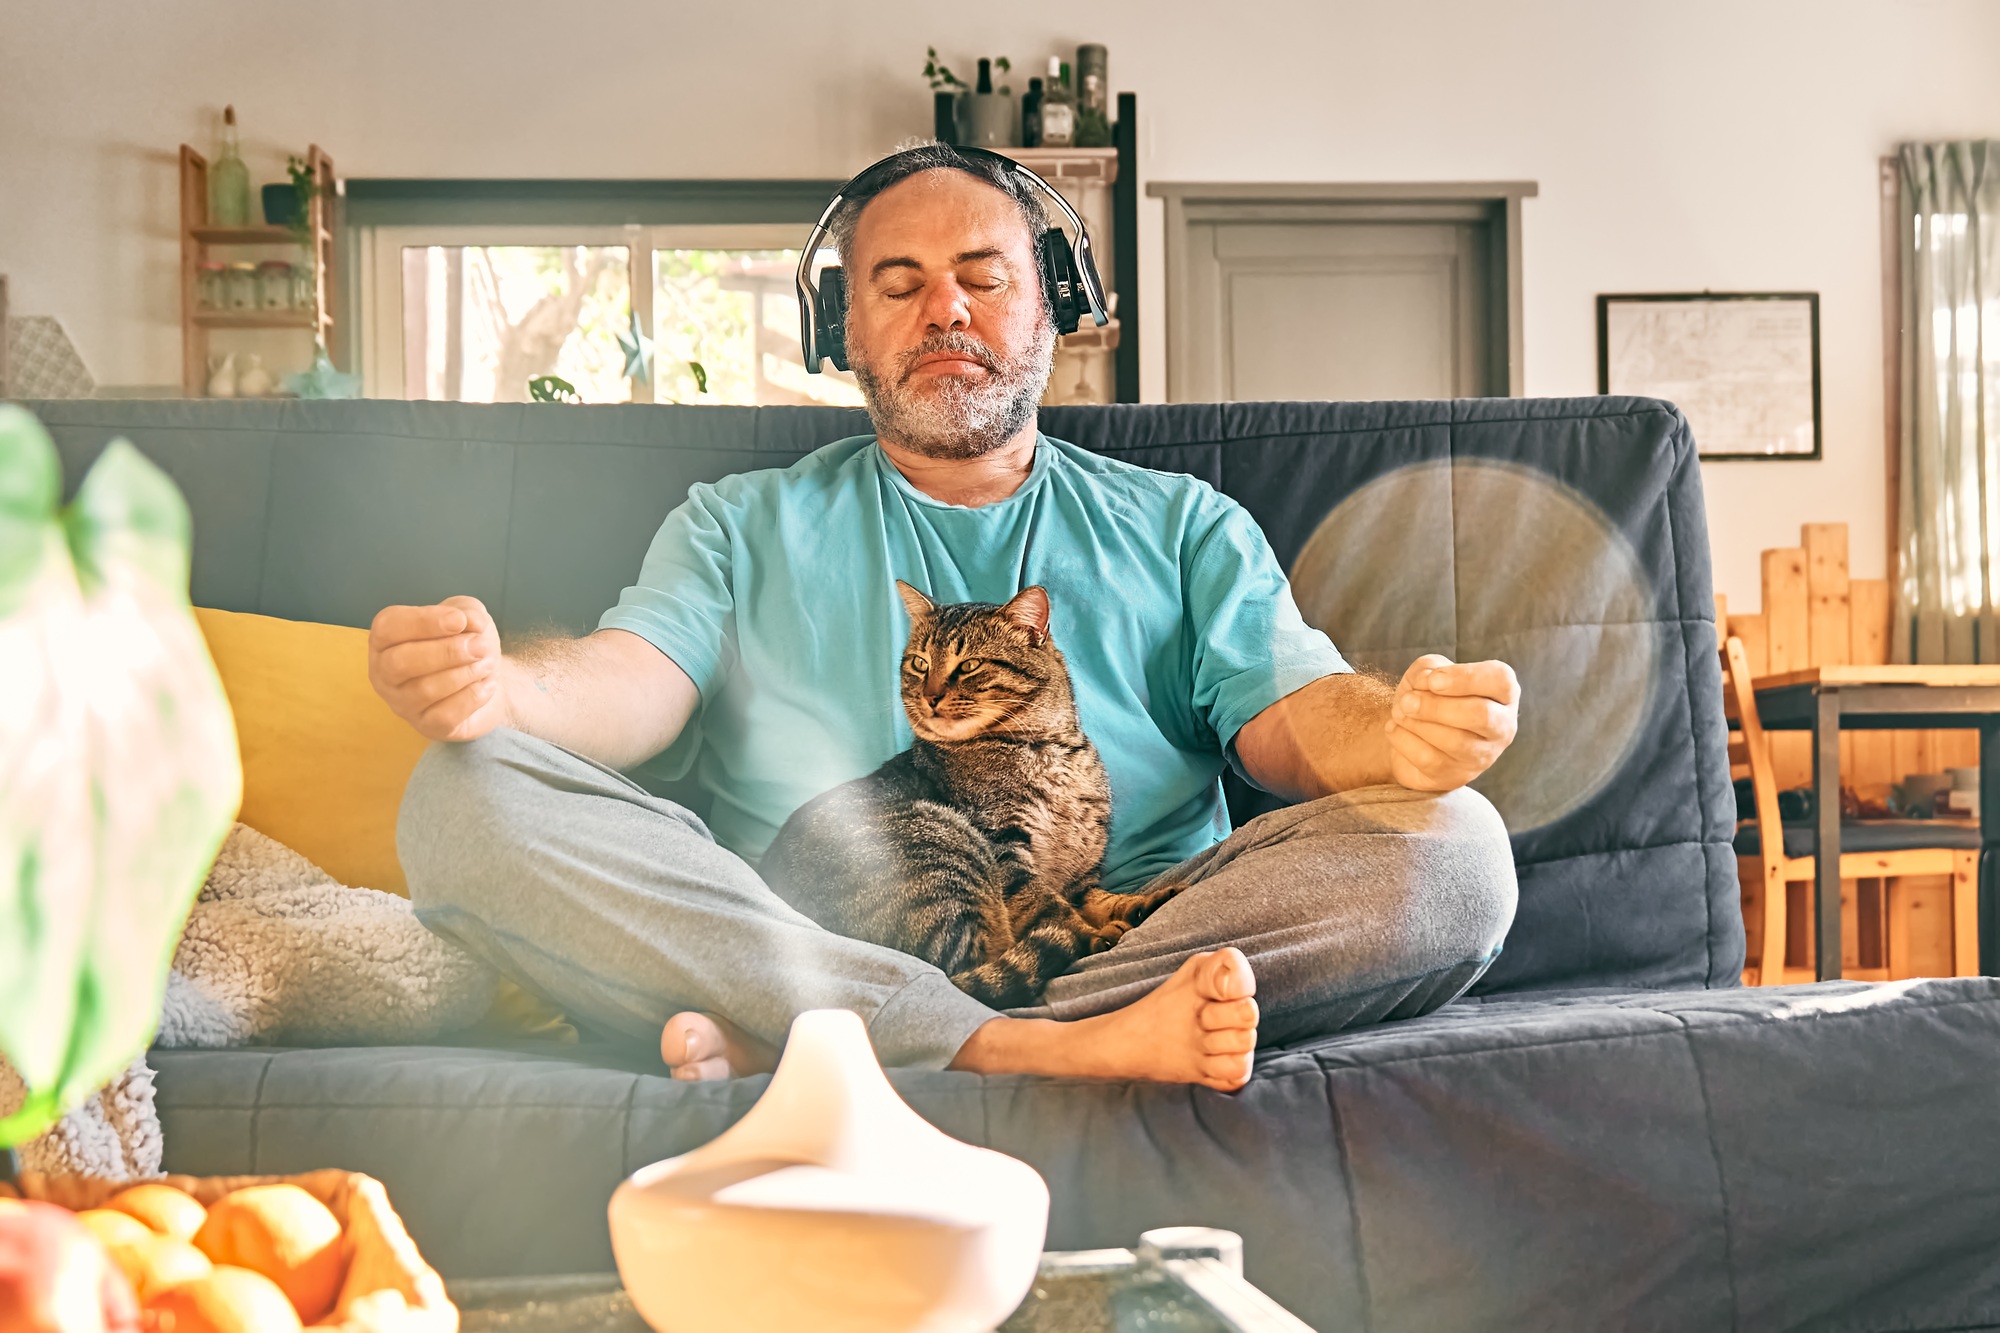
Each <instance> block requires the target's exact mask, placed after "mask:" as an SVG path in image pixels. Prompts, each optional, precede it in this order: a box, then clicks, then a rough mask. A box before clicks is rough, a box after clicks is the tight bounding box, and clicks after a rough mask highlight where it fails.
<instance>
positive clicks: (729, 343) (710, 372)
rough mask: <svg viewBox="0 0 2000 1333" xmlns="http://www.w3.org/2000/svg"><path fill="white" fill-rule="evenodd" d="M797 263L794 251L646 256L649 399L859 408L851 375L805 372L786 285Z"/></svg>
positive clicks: (795, 306)
mask: <svg viewBox="0 0 2000 1333" xmlns="http://www.w3.org/2000/svg"><path fill="white" fill-rule="evenodd" d="M829 258H830V257H829ZM798 265H799V252H798V251H797V250H656V251H654V252H653V338H654V361H653V395H654V398H655V399H656V400H657V401H659V402H662V403H731V404H740V405H751V406H754V405H759V404H773V403H825V404H833V405H837V406H841V407H859V406H861V390H860V388H859V387H858V386H857V385H856V384H855V383H854V377H853V376H852V375H850V374H848V373H847V372H845V371H836V370H834V369H832V368H831V367H830V366H829V367H827V368H826V369H825V371H824V373H822V374H818V375H808V374H807V373H806V367H805V360H804V357H803V356H802V355H801V353H800V351H799V302H798V296H797V289H796V288H795V287H794V285H793V274H794V273H795V271H796V270H797V269H798ZM697 363H698V364H699V365H700V366H701V369H702V371H703V372H704V373H705V375H706V377H707V389H706V391H705V392H704V391H703V389H702V385H701V379H702V377H701V376H700V375H697V374H696V373H695V369H694V367H695V364H697Z"/></svg>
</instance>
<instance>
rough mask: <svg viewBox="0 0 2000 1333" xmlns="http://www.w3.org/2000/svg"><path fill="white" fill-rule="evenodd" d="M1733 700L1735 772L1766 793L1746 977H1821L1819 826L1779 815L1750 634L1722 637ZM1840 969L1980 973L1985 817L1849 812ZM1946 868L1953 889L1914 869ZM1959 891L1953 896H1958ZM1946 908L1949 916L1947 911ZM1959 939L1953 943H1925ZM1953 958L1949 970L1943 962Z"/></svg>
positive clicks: (1741, 828) (1742, 850) (1754, 837)
mask: <svg viewBox="0 0 2000 1333" xmlns="http://www.w3.org/2000/svg"><path fill="white" fill-rule="evenodd" d="M1722 683H1723V699H1724V703H1725V706H1726V711H1727V712H1728V714H1729V717H1730V720H1731V723H1732V729H1731V732H1730V739H1729V771H1730V776H1731V777H1732V778H1734V777H1741V776H1745V775H1747V776H1748V777H1749V779H1750V785H1751V789H1752V791H1753V792H1754V793H1755V797H1756V799H1755V803H1754V808H1753V811H1752V814H1751V817H1750V818H1748V819H1745V820H1742V821H1740V822H1739V823H1738V825H1737V833H1736V873H1737V877H1738V880H1739V882H1740V883H1741V884H1742V886H1743V926H1744V934H1745V935H1746V936H1747V937H1748V939H1749V954H1748V958H1747V960H1746V961H1747V964H1748V965H1747V966H1746V967H1745V968H1744V970H1743V984H1745V985H1746V986H1776V985H1782V984H1786V983H1791V982H1801V981H1811V980H1813V978H1814V975H1815V969H1814V961H1815V960H1814V957H1813V947H1814V941H1813V930H1812V919H1813V913H1812V891H1813V868H1814V858H1813V856H1812V854H1811V853H1812V830H1811V828H1809V827H1805V826H1800V825H1794V826H1792V827H1791V828H1786V827H1785V825H1784V824H1783V822H1782V821H1781V820H1780V819H1779V818H1778V784H1777V779H1776V777H1775V775H1774V773H1773V770H1772V764H1771V747H1770V739H1769V737H1768V736H1767V735H1766V734H1765V732H1764V728H1763V726H1762V725H1761V724H1760V723H1759V721H1758V719H1757V698H1756V695H1755V694H1754V693H1753V692H1752V690H1751V688H1750V665H1749V661H1748V659H1747V658H1746V656H1745V654H1744V651H1743V641H1742V640H1741V639H1739V638H1736V637H1735V636H1734V635H1731V636H1730V638H1729V639H1728V641H1727V642H1725V643H1724V644H1723V648H1722ZM1840 846H1841V853H1840V878H1841V894H1840V899H1841V916H1842V927H1841V940H1842V943H1843V952H1844V953H1846V954H1847V955H1848V956H1847V957H1846V958H1843V960H1842V966H1841V973H1842V975H1843V976H1846V977H1852V978H1855V979H1858V980H1863V981H1890V980H1902V979H1904V978H1907V977H1912V976H1923V975H1951V976H1961V977H1965V976H1974V975H1977V974H1978V971H1979V928H1978V923H1979V908H1978V896H1977V884H1978V879H1979V826H1978V825H1977V824H1976V823H1973V822H1969V821H1962V820H1942V819H1936V820H1918V819H1883V820H1853V821H1847V822H1844V823H1843V824H1842V825H1841V830H1840ZM1917 876H1944V877H1948V879H1949V881H1950V889H1949V892H1948V894H1946V893H1941V892H1938V891H1937V889H1936V888H1935V887H1934V886H1931V885H1921V884H1913V883H1912V882H1911V878H1910V877H1917ZM1947 900H1948V904H1949V905H1948V906H1947V905H1946V904H1947ZM1939 916H1946V917H1947V919H1946V920H1943V921H1939V920H1937V918H1938V917H1939ZM1941 939H1949V941H1950V943H1949V946H1948V951H1946V950H1940V949H1937V948H1922V947H1918V946H1920V945H1922V944H1928V943H1934V942H1936V941H1939V940H1941ZM1946 959H1948V963H1949V968H1950V971H1949V972H1948V973H1947V972H1945V971H1944V969H1943V967H1941V966H1939V964H1940V963H1942V962H1944V961H1945V960H1946Z"/></svg>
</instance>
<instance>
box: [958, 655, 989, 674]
mask: <svg viewBox="0 0 2000 1333" xmlns="http://www.w3.org/2000/svg"><path fill="white" fill-rule="evenodd" d="M985 665H986V659H985V658H982V657H967V658H962V659H960V661H959V664H958V674H959V675H961V676H969V675H971V674H972V673H973V672H975V671H977V670H979V668H981V667H983V666H985Z"/></svg>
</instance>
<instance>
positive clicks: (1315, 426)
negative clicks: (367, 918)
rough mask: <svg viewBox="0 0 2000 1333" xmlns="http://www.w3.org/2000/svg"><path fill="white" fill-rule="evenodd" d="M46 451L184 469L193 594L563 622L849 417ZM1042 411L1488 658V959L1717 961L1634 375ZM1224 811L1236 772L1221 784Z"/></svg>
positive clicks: (774, 416)
mask: <svg viewBox="0 0 2000 1333" xmlns="http://www.w3.org/2000/svg"><path fill="white" fill-rule="evenodd" d="M28 406H29V407H30V408H31V409H32V410H34V411H35V412H36V413H37V414H38V415H39V416H41V418H42V419H43V421H44V422H45V423H46V424H47V425H48V427H49V429H50V432H51V433H52V434H53V435H54V437H55V439H56V441H57V444H58V446H59V448H60V449H61V452H62V454H63V456H64V461H65V466H66V469H67V475H68V478H69V484H70V485H71V486H74V485H75V483H76V481H77V479H78V478H80V477H81V475H82V472H83V470H84V468H85V467H86V466H87V465H88V463H89V462H90V461H91V460H92V459H93V458H94V457H95V456H96V454H97V452H98V451H99V450H101V449H102V448H103V446H104V445H105V443H106V442H107V441H109V440H110V439H112V438H114V437H117V436H124V437H127V438H129V439H131V440H132V441H133V443H134V444H136V445H137V446H138V447H139V448H140V449H141V450H143V451H144V452H145V453H146V454H147V455H148V456H149V457H151V458H152V459H154V461H156V462H158V463H159V464H160V465H161V466H162V467H163V468H165V469H166V471H167V472H168V473H170V474H171V475H172V476H173V477H174V479H175V480H176V481H177V482H179V484H180V486H181V488H182V490H183V491H184V493H185V494H186V495H187V498H188V503H189V505H190V508H191V509H192V511H193V514H194V523H195V548H194V571H193V585H194V586H193V595H194V599H195V601H196V602H197V603H199V604H201V605H206V606H215V607H221V608H223V609H226V610H233V611H251V612H258V613H262V614H266V615H273V616H283V617H287V618H291V619H300V620H319V621H328V622H333V623H338V624H347V625H366V624H367V623H368V622H369V620H370V619H371V618H372V617H373V615H374V613H375V612H376V610H377V609H379V608H380V607H382V606H384V605H386V604H389V603H393V602H412V603H415V602H429V601H435V600H438V599H440V598H443V597H446V596H450V595H452V594H456V593H469V594H471V595H473V596H475V597H478V598H480V599H481V600H483V601H484V602H486V604H487V605H488V606H490V607H492V608H493V610H494V612H495V615H496V617H497V618H498V619H499V621H500V624H501V627H502V629H503V631H505V632H508V633H524V632H532V631H535V630H538V629H552V630H564V631H570V632H582V631H585V630H588V629H589V628H590V627H591V626H592V625H594V624H595V622H596V619H597V616H598V614H599V612H600V611H601V610H602V609H603V608H604V607H606V606H608V605H610V604H611V603H612V602H613V601H615V600H616V598H617V596H618V593H619V591H620V589H622V588H623V587H624V586H625V585H626V584H627V583H628V582H629V581H630V580H631V578H632V577H633V576H634V575H635V573H636V572H637V570H638V568H639V562H640V558H641V556H642V555H643V554H644V552H645V549H646V545H647V542H648V541H649V540H650V539H651V537H652V535H653V532H654V530H655V529H656V528H657V527H658V526H659V523H660V520H661V518H662V517H663V516H664V515H665V514H666V512H667V511H668V510H669V509H671V508H673V506H675V505H676V504H678V503H679V502H680V501H681V499H682V498H683V497H684V496H685V495H686V492H687V488H688V486H689V485H690V484H691V483H693V482H697V481H708V480H713V479H715V478H717V477H721V476H723V475H725V474H727V473H730V472H738V471H744V470H747V469H751V468H760V467H782V466H785V465H787V464H790V463H792V462H793V461H795V460H797V459H798V458H800V457H801V456H803V455H804V454H805V453H807V452H809V451H810V450H812V449H814V448H816V447H818V446H819V445H822V444H825V443H827V442H828V441H831V440H834V439H838V438H840V437H842V436H846V435H854V434H859V433H862V432H864V431H866V430H867V429H868V425H867V420H866V418H865V417H864V416H863V415H862V414H861V413H859V412H855V411H848V410H841V409H832V408H826V409H821V408H788V407H778V408H731V407H576V406H556V405H527V406H486V405H472V404H456V403H405V402H388V401H368V402H342V403H317V402H316V403H298V402H264V403H254V402H253V403H227V402H223V403H217V402H202V401H187V402H140V401H118V400H102V401H97V400H90V401H81V402H46V403H30V404H28ZM1042 425H1043V429H1044V430H1046V431H1047V432H1048V433H1049V434H1051V435H1055V436H1058V437H1060V438H1063V439H1068V440H1071V441H1074V442H1075V443H1077V444H1080V445H1083V446H1084V447H1086V448H1089V449H1093V450H1096V451H1099V452H1101V453H1105V454H1109V455H1111V456H1114V457H1117V458H1121V459H1124V460H1126V461H1129V462H1133V463H1138V464H1142V465H1144V466H1147V467H1153V468H1160V469H1168V470H1175V471H1182V472H1188V473H1192V474H1194V475H1195V476H1197V477H1200V478H1202V479H1203V480H1205V481H1207V482H1209V483H1210V484H1211V485H1213V486H1215V487H1217V488H1218V489H1220V490H1222V491H1224V492H1225V493H1227V494H1229V495H1231V496H1234V497H1235V498H1236V499H1237V500H1238V501H1240V502H1241V503H1242V504H1243V505H1244V506H1245V507H1246V508H1247V509H1248V510H1249V511H1250V513H1251V514H1252V515H1253V516H1254V517H1255V518H1256V519H1257V521H1258V522H1259V523H1260V524H1261V525H1262V526H1263V529H1264V531H1265V533H1266V535H1267V536H1268V537H1269V539H1270V541H1271V544H1272V546H1273V547H1274V548H1275V549H1276V551H1277V555H1278V558H1279V559H1280V561H1282V562H1283V563H1284V565H1285V567H1286V568H1287V569H1288V570H1290V571H1291V573H1292V578H1293V586H1294V589H1295V591H1296V594H1297V596H1298V600H1299V603H1300V606H1301V609H1302V610H1303V611H1304V612H1305V613H1306V616H1307V618H1308V619H1309V620H1312V621H1313V622H1314V623H1316V624H1319V625H1320V626H1321V627H1322V628H1324V629H1326V630H1327V631H1328V632H1329V633H1330V634H1331V635H1332V636H1333V639H1334V641H1335V643H1337V644H1338V645H1339V646H1340V647H1341V649H1342V650H1343V652H1345V653H1346V654H1347V655H1348V657H1349V658H1350V660H1353V661H1355V662H1356V663H1357V664H1360V665H1364V666H1367V667H1370V668H1374V669H1379V670H1382V671H1385V672H1388V673H1391V674H1399V673H1400V672H1401V671H1402V670H1403V668H1404V667H1405V666H1407V665H1408V664H1409V662H1411V661H1412V660H1413V659H1414V658H1415V657H1417V656H1418V655H1419V654H1421V653H1424V652H1431V651H1436V652H1442V653H1444V654H1446V655H1447V656H1450V657H1453V658H1455V659H1458V660H1467V659H1472V658H1480V657H1499V658H1503V659H1505V660H1507V661H1510V662H1512V663H1513V664H1514V665H1515V667H1516V669H1517V671H1518V672H1519V673H1520V676H1521V679H1522V685H1523V703H1522V711H1521V736H1520V739H1519V740H1518V741H1517V742H1516V744H1515V746H1514V747H1513V749H1512V750H1510V751H1509V753H1508V754H1507V755H1506V756H1505V757H1504V758H1503V759H1502V761H1501V762H1500V763H1499V764H1498V765H1496V766H1495V768H1494V769H1493V770H1492V772H1490V773H1488V774H1487V775H1486V777H1485V778H1483V779H1482V780H1481V783H1480V784H1479V785H1480V786H1481V788H1482V790H1485V791H1486V793H1487V794H1488V795H1489V796H1491V797H1492V798H1493V800H1494V803H1495V804H1496V805H1497V806H1498V807H1499V808H1500V811H1501V813H1502V814H1503V815H1505V816H1506V817H1507V820H1508V825H1509V827H1510V829H1512V830H1513V834H1514V850H1515V856H1516V860H1517V863H1518V866H1519V870H1520V878H1521V905H1520V911H1519V915H1518V917H1517V918H1516V923H1515V926H1514V929H1513V932H1512V933H1511V935H1510V936H1509V938H1508V942H1507V946H1506V950H1505V952H1504V953H1503V954H1502V956H1501V958H1500V960H1499V961H1498V962H1497V963H1496V964H1495V966H1494V967H1493V969H1492V970H1491V971H1490V972H1489V973H1488V974H1487V977H1486V978H1485V980H1484V981H1483V982H1482V983H1481V987H1480V989H1481V990H1482V991H1486V992H1494V991H1504V990H1515V989H1524V988H1547V987H1577V986H1610V985H1623V986H1660V987H1668V986H1702V985H1711V986H1714V985H1731V984H1735V981H1736V979H1737V977H1738V974H1739V972H1740V969H1741V967H1742V964H1743V930H1742V921H1741V916H1740V912H1739V908H1738V891H1737V885H1736V869H1735V861H1734V857H1733V854H1732V852H1731V849H1730V836H1731V833H1732V831H1733V827H1734V818H1735V808H1734V804H1733V800H1732V796H1731V792H1730V787H1729V777H1728V760H1727V753H1726V748H1725V738H1724V731H1723V725H1724V724H1723V719H1722V706H1721V678H1720V673H1719V671H1718V668H1717V656H1716V639H1715V628H1714V611H1713V602H1712V594H1711V584H1710V577H1709V558H1708V539H1707V531H1706V525H1705V520H1704V515H1703V508H1702V499H1701V479H1700V473H1699V470H1698V467H1697V464H1696V461H1695V455H1694V449H1693V444H1692V441H1691V439H1690V437H1689V434H1688V429H1687V424H1686V422H1685V420H1683V419H1682V418H1681V416H1680V415H1679V413H1678V412H1677V411H1675V409H1674V408H1672V407H1671V406H1670V405H1668V404H1665V403H1659V402H1653V401H1649V400H1644V399H1620V398H1586V399H1571V400H1532V399H1485V400H1459V401H1455V402H1413V403H1245V404H1225V405H1187V406H1122V407H1089V408H1057V409H1051V410H1049V411H1047V412H1045V413H1044V414H1043V417H1042ZM1231 797H1232V805H1233V807H1234V808H1235V809H1236V810H1237V812H1238V814H1239V817H1240V816H1241V815H1243V814H1248V813H1250V812H1251V811H1253V810H1255V809H1256V808H1259V803H1260V801H1263V800H1265V799H1266V798H1262V797H1261V796H1260V794H1258V793H1254V792H1252V791H1250V790H1248V789H1247V788H1242V787H1240V786H1238V787H1237V789H1235V790H1233V791H1232V793H1231Z"/></svg>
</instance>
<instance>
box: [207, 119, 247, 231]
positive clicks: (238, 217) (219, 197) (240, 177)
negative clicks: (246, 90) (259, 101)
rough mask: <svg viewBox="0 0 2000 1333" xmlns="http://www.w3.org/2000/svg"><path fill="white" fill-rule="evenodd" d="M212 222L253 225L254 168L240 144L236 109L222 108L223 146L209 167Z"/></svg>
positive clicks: (222, 225) (209, 197)
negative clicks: (239, 146)
mask: <svg viewBox="0 0 2000 1333" xmlns="http://www.w3.org/2000/svg"><path fill="white" fill-rule="evenodd" d="M208 225H209V226H211V227H247V226H249V225H250V171H249V169H248V168H247V167H245V166H244V165H243V155H242V154H241V153H240V152H239V151H238V150H237V144H236V108H235V107H234V106H226V107H224V108H223V109H222V147H221V149H220V151H218V152H217V153H216V155H215V164H214V165H213V166H211V167H210V168H209V169H208Z"/></svg>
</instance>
